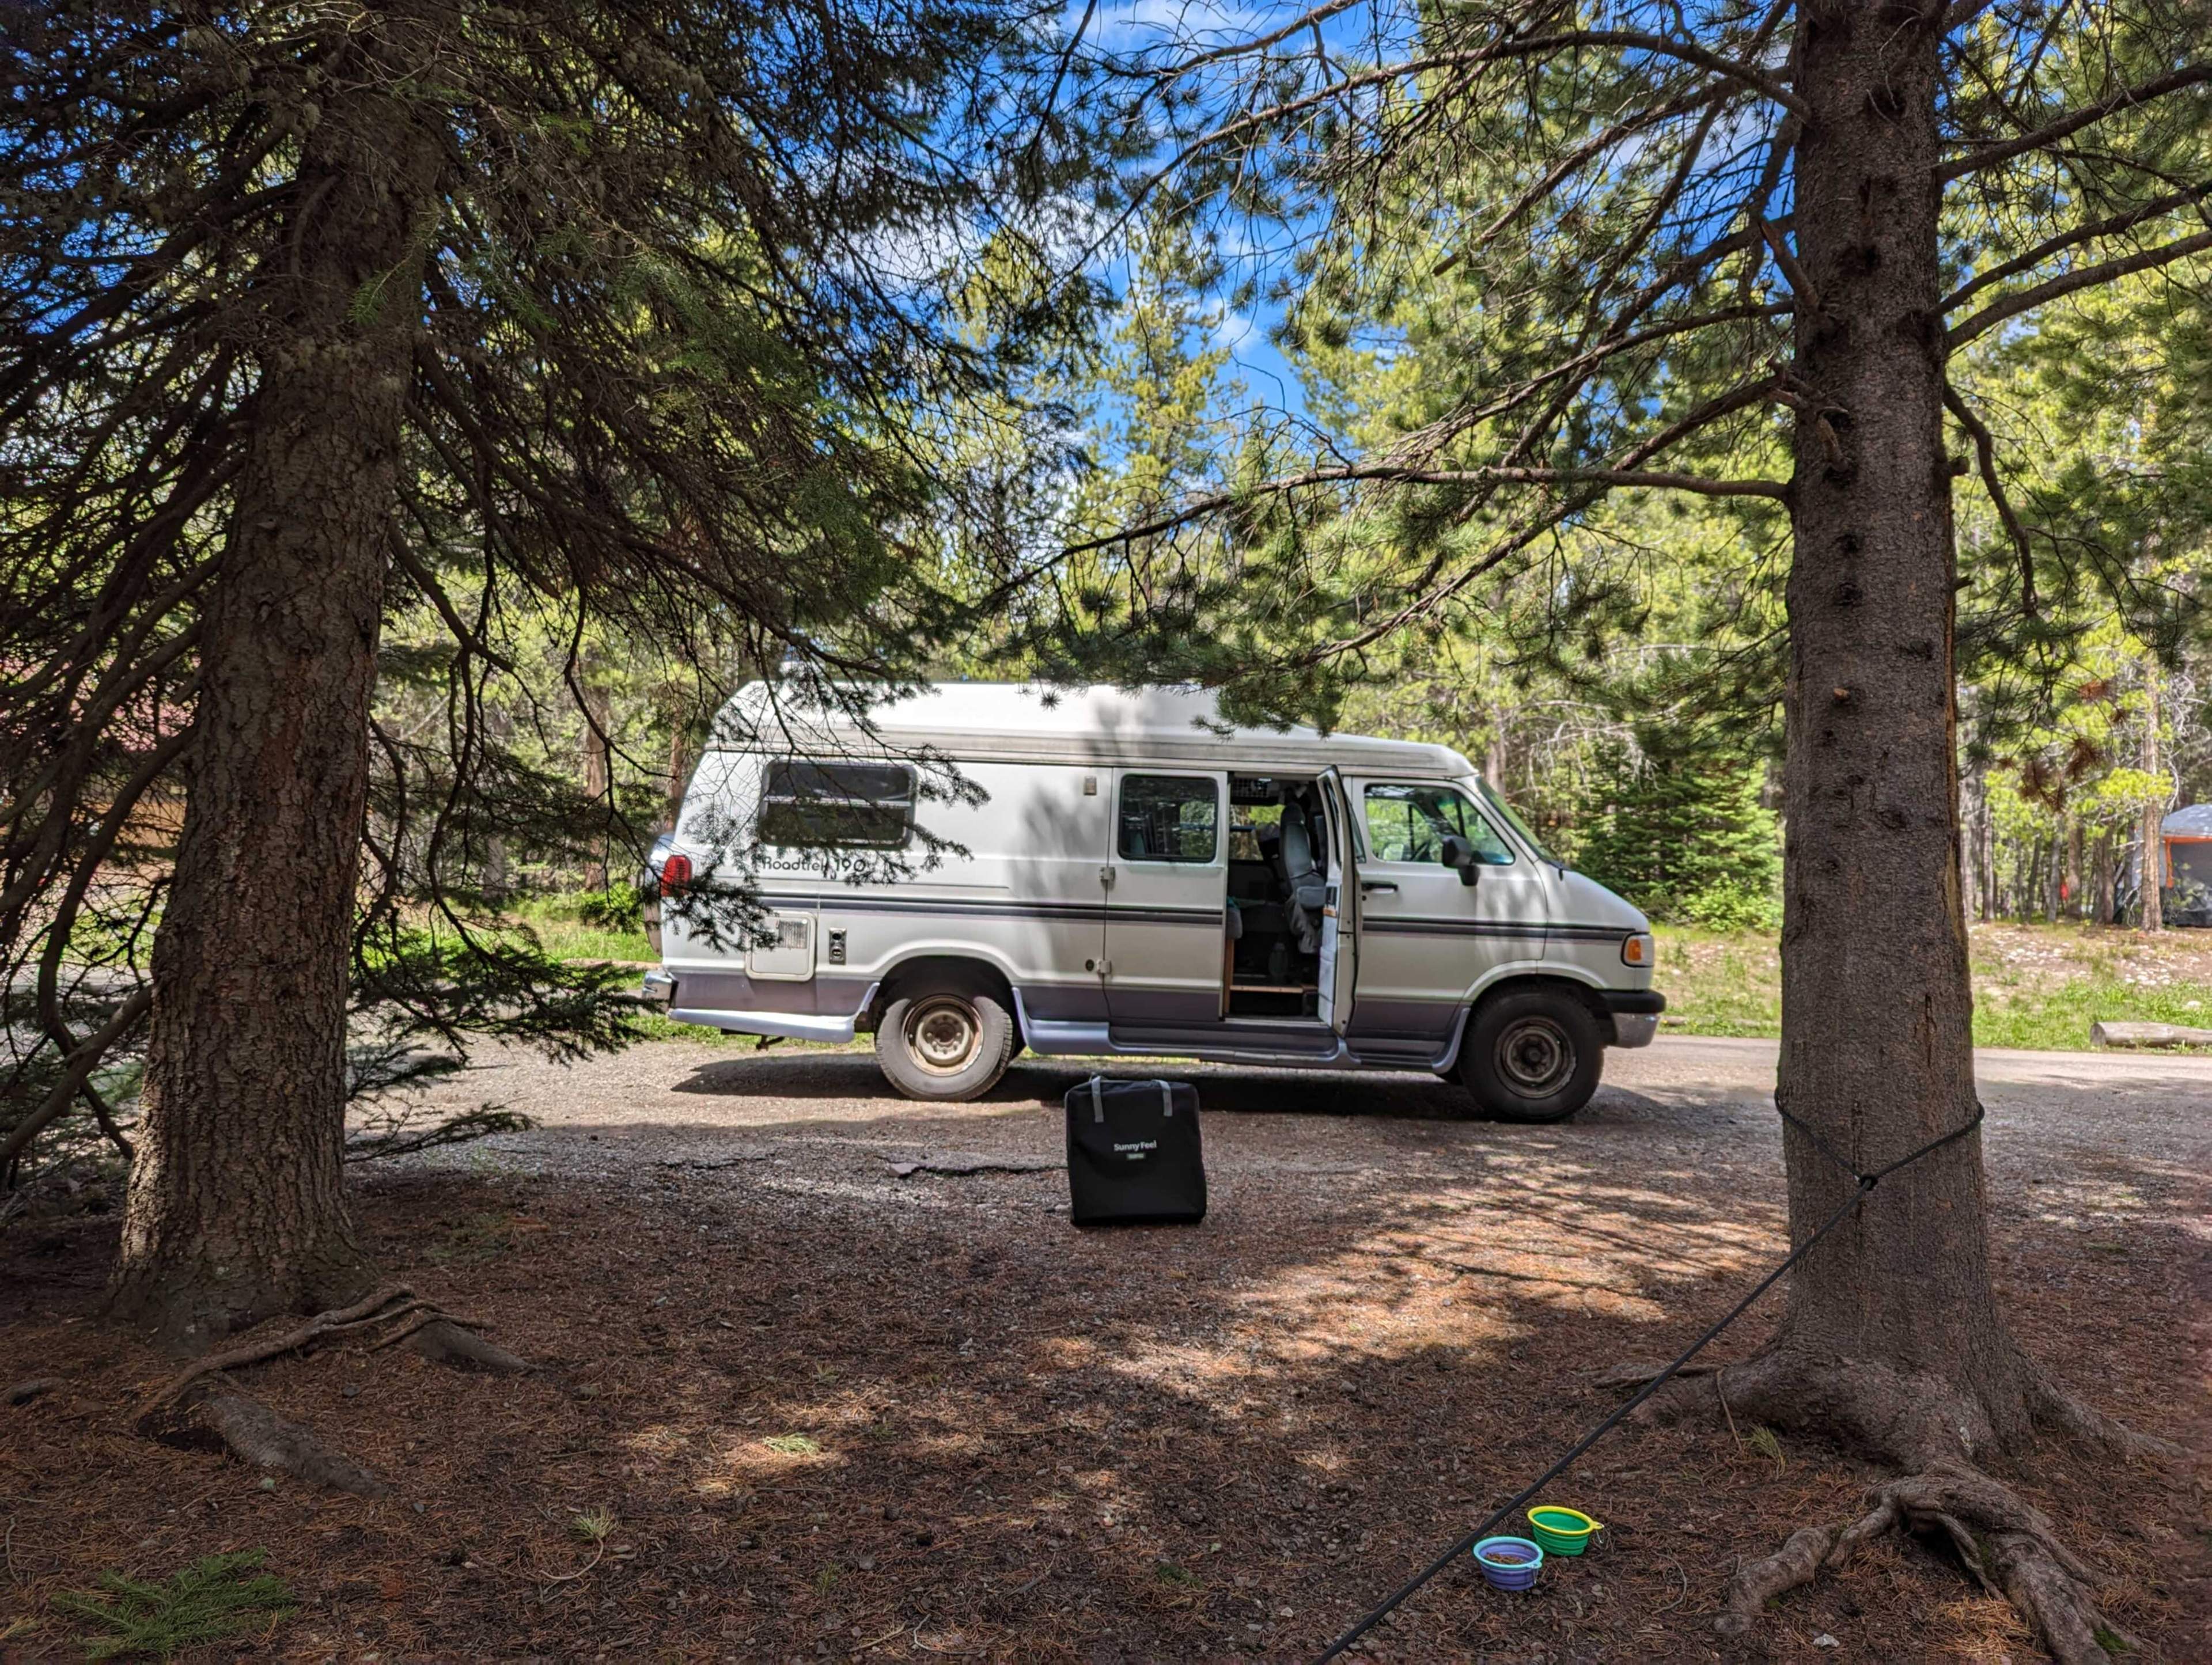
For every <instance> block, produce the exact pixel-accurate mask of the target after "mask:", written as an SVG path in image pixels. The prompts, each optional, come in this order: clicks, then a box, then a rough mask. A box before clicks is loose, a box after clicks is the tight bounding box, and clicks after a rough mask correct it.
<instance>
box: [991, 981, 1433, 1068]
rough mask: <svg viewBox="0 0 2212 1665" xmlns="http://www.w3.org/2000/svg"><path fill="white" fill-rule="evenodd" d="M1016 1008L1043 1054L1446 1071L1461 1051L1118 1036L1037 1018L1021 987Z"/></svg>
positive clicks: (1032, 1045) (1333, 1040)
mask: <svg viewBox="0 0 2212 1665" xmlns="http://www.w3.org/2000/svg"><path fill="white" fill-rule="evenodd" d="M1014 1013H1015V1016H1016V1018H1018V1020H1019V1022H1020V1024H1021V1026H1022V1041H1023V1043H1024V1045H1026V1046H1027V1047H1028V1048H1029V1049H1030V1051H1031V1052H1033V1053H1035V1054H1037V1055H1038V1056H1039V1057H1041V1058H1098V1057H1127V1058H1159V1057H1172V1058H1196V1059H1201V1060H1205V1061H1206V1062H1207V1063H1212V1064H1258V1065H1265V1066H1271V1067H1274V1068H1283V1067H1285V1066H1289V1067H1292V1068H1298V1069H1341V1070H1356V1069H1398V1070H1427V1071H1431V1072H1433V1073H1439V1074H1441V1073H1443V1072H1444V1071H1446V1070H1448V1069H1449V1068H1450V1067H1451V1064H1452V1056H1453V1054H1455V1053H1456V1052H1457V1051H1458V1047H1457V1044H1456V1042H1457V1039H1458V1037H1457V1036H1456V1034H1455V1036H1454V1037H1453V1039H1454V1042H1455V1044H1454V1045H1453V1047H1452V1048H1451V1049H1450V1051H1449V1052H1447V1053H1446V1054H1443V1056H1441V1057H1437V1056H1431V1057H1426V1058H1420V1057H1409V1056H1407V1055H1405V1054H1384V1055H1381V1056H1377V1055H1375V1054H1369V1055H1367V1056H1366V1057H1364V1058H1363V1057H1361V1056H1360V1055H1358V1054H1356V1053H1354V1052H1353V1051H1352V1049H1351V1048H1349V1047H1347V1046H1346V1045H1345V1043H1344V1042H1343V1040H1342V1039H1341V1038H1340V1037H1339V1036H1334V1035H1331V1036H1329V1037H1328V1039H1329V1044H1328V1048H1326V1049H1325V1050H1323V1049H1317V1048H1310V1047H1309V1048H1260V1047H1253V1046H1241V1047H1236V1046H1222V1045H1219V1044H1218V1043H1217V1044H1212V1045H1209V1044H1208V1043H1207V1042H1206V1038H1205V1037H1201V1036H1189V1035H1169V1034H1152V1035H1145V1036H1142V1038H1141V1039H1139V1036H1136V1035H1130V1034H1126V1033H1125V1034H1124V1035H1122V1036H1121V1037H1119V1038H1118V1039H1117V1038H1116V1037H1115V1035H1114V1034H1113V1032H1112V1031H1111V1030H1110V1029H1109V1027H1108V1026H1107V1025H1106V1024H1080V1023H1053V1022H1050V1021H1048V1020H1047V1019H1044V1018H1032V1017H1030V1015H1029V1012H1027V1010H1026V1009H1024V1006H1023V1004H1022V996H1021V991H1020V990H1018V989H1017V990H1015V991H1014Z"/></svg>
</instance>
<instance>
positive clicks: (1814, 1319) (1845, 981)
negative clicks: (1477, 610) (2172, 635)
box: [1730, 0, 2029, 1455]
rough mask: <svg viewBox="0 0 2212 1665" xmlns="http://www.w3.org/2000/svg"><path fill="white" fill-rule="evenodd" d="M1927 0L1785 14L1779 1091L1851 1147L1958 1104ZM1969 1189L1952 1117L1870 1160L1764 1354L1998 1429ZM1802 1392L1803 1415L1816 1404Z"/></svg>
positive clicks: (1851, 3) (1849, 1387) (1965, 1003)
mask: <svg viewBox="0 0 2212 1665" xmlns="http://www.w3.org/2000/svg"><path fill="white" fill-rule="evenodd" d="M1940 15H1941V14H1940V10H1939V11H1936V12H1932V13H1931V12H1929V11H1927V10H1924V9H1923V10H1919V11H1912V10H1905V9H1899V8H1897V7H1894V6H1889V5H1886V4H1881V3H1875V0H1826V3H1819V4H1815V5H1814V6H1812V7H1811V8H1809V9H1808V11H1807V12H1806V13H1805V14H1803V19H1804V21H1803V25H1802V35H1801V37H1800V41H1799V49H1800V53H1801V59H1800V74H1799V78H1798V81H1797V87H1798V90H1799V92H1800V94H1802V96H1803V98H1804V99H1805V100H1806V102H1807V104H1808V106H1810V114H1809V116H1808V119H1807V120H1806V122H1805V124H1804V137H1803V138H1802V141H1801V142H1800V146H1799V149H1798V152H1797V161H1796V192H1795V200H1796V210H1795V212H1796V236H1797V238H1798V240H1799V241H1798V254H1799V259H1800V261H1801V263H1802V268H1803V270H1804V271H1805V273H1806V275H1807V276H1808V278H1809V280H1810V283H1811V285H1812V287H1813V289H1814V290H1815V291H1816V293H1817V297H1818V304H1817V305H1808V304H1807V297H1805V296H1802V295H1801V296H1800V297H1799V306H1798V311H1797V314H1796V316H1797V325H1796V349H1797V356H1796V376H1797V378H1798V380H1799V384H1800V386H1802V387H1803V388H1805V389H1806V390H1807V391H1808V396H1809V397H1808V401H1807V404H1806V406H1805V408H1803V409H1802V410H1801V411H1800V414H1799V416H1798V420H1797V426H1796V476H1795V479H1794V482H1793V484H1792V503H1791V512H1792V517H1793V531H1794V534H1795V551H1794V556H1793V559H1792V562H1791V567H1790V579H1789V586H1788V607H1789V619H1790V648H1791V675H1790V685H1789V690H1788V696H1787V698H1788V720H1789V730H1788V736H1789V740H1788V761H1787V766H1786V769H1785V771H1784V788H1785V797H1786V801H1787V805H1788V811H1787V825H1788V829H1789V831H1788V842H1787V845H1786V850H1785V858H1784V927H1783V942H1782V1012H1783V1021H1782V1035H1783V1039H1782V1057H1781V1067H1780V1078H1779V1081H1778V1087H1777V1095H1776V1096H1777V1099H1778V1102H1779V1103H1780V1104H1781V1105H1782V1106H1783V1107H1784V1109H1787V1110H1789V1111H1790V1113H1791V1114H1793V1115H1796V1116H1798V1117H1801V1118H1802V1119H1803V1120H1804V1121H1806V1122H1808V1123H1810V1124H1811V1125H1812V1126H1814V1127H1816V1128H1818V1129H1819V1131H1820V1136H1821V1138H1822V1139H1825V1140H1826V1143H1827V1144H1828V1145H1831V1146H1832V1147H1833V1149H1834V1150H1836V1151H1837V1152H1839V1153H1840V1154H1841V1155H1842V1156H1843V1157H1844V1158H1845V1159H1847V1160H1848V1161H1849V1162H1850V1164H1852V1166H1853V1167H1855V1168H1857V1169H1858V1170H1873V1169H1875V1168H1879V1167H1881V1166H1882V1165H1883V1164H1887V1163H1889V1162H1893V1161H1894V1160H1896V1159H1897V1158H1901V1157H1903V1156H1905V1155H1906V1154H1907V1153H1908V1152H1911V1151H1913V1150H1914V1149H1916V1148H1917V1147H1918V1146H1920V1145H1924V1144H1926V1143H1927V1142H1929V1140H1931V1139H1936V1138H1937V1137H1939V1136H1940V1135H1942V1134H1944V1133H1950V1132H1952V1131H1953V1130H1954V1129H1955V1128H1958V1127H1962V1126H1964V1125H1966V1123H1968V1122H1970V1121H1972V1120H1973V1118H1974V1116H1975V1114H1976V1098H1975V1091H1974V1070H1973V1052H1972V992H1971V987H1970V985H1969V983H1968V980H1967V952H1966V921H1965V915H1964V910H1963V907H1962V903H1961V898H1960V889H1959V875H1960V864H1959V849H1958V839H1959V831H1958V826H1959V823H1958V816H1957V805H1958V780H1957V763H1956V757H1957V753H1956V747H1955V739H1956V723H1957V708H1956V702H1955V690H1954V679H1953V663H1952V656H1953V578H1954V560H1953V555H1952V538H1951V530H1950V491H1951V487H1950V481H1951V473H1950V468H1949V459H1948V456H1947V454H1946V452H1945V448H1944V443H1943V403H1942V395H1943V379H1944V363H1943V355H1944V348H1943V331H1942V319H1941V310H1940V306H1939V302H1940V300H1941V296H1942V271H1941V264H1940V260H1939V258H1938V254H1937V242H1936V223H1937V213H1938V209H1939V206H1940V200H1939V187H1938V185H1937V184H1936V164H1937V161H1938V160H1939V157H1938V145H1937V126H1936V100H1937V96H1938V88H1939V84H1940V69H1939V62H1938V29H1937V27H1936V25H1935V24H1934V23H1933V22H1932V21H1931V19H1933V18H1936V17H1940ZM1784 1148H1785V1153H1786V1158H1787V1165H1788V1172H1789V1188H1790V1223H1791V1230H1792V1233H1793V1236H1794V1237H1796V1238H1797V1239H1798V1240H1800V1241H1802V1239H1803V1238H1804V1237H1805V1236H1807V1235H1808V1233H1809V1232H1810V1231H1811V1230H1812V1228H1813V1226H1814V1224H1817V1223H1818V1222H1820V1221H1821V1220H1824V1219H1826V1218H1827V1217H1828V1216H1829V1215H1830V1214H1832V1213H1833V1212H1835V1211H1836V1210H1837V1209H1838V1207H1839V1206H1841V1205H1842V1203H1843V1202H1844V1199H1845V1198H1846V1197H1847V1196H1849V1195H1850V1192H1851V1190H1852V1188H1853V1187H1854V1185H1855V1183H1856V1182H1855V1181H1854V1179H1853V1177H1852V1176H1851V1175H1850V1174H1849V1173H1846V1172H1844V1171H1842V1170H1841V1169H1839V1168H1838V1166H1837V1165H1836V1164H1834V1163H1832V1162H1831V1161H1830V1160H1829V1158H1827V1157H1826V1156H1824V1155H1823V1154H1822V1153H1821V1152H1820V1150H1819V1148H1818V1147H1817V1146H1816V1145H1815V1144H1814V1141H1813V1140H1812V1139H1810V1138H1808V1136H1807V1135H1806V1134H1805V1133H1802V1132H1801V1131H1799V1130H1798V1129H1797V1128H1796V1127H1790V1126H1787V1125H1786V1124H1785V1128H1784ZM1984 1201H1985V1198H1984V1184H1983V1175H1982V1147H1981V1139H1980V1135H1979V1134H1978V1133H1970V1134H1968V1135H1967V1136H1966V1138H1964V1139H1959V1140H1957V1141H1956V1142H1954V1143H1953V1144H1950V1145H1946V1146H1945V1147H1943V1148H1942V1150H1940V1151H1938V1152H1936V1153H1934V1154H1933V1155H1930V1156H1928V1157H1926V1158H1923V1159H1921V1160H1920V1161H1918V1162H1917V1163H1915V1164H1913V1165H1912V1166H1911V1167H1910V1168H1907V1169H1905V1170H1903V1171H1901V1172H1899V1173H1897V1174H1894V1175H1893V1176H1890V1177H1889V1178H1888V1179H1887V1180H1885V1181H1883V1182H1881V1185H1880V1186H1879V1187H1878V1188H1876V1189H1875V1190H1874V1191H1873V1192H1872V1193H1871V1194H1869V1196H1868V1198H1867V1200H1866V1201H1865V1202H1864V1204H1863V1206H1861V1207H1860V1208H1859V1210H1858V1211H1857V1213H1856V1215H1855V1216H1853V1217H1852V1218H1850V1219H1849V1220H1847V1221H1846V1222H1845V1223H1844V1224H1843V1225H1841V1226H1839V1227H1838V1228H1837V1230H1836V1231H1834V1232H1833V1233H1832V1234H1831V1236H1830V1237H1829V1238H1828V1239H1827V1240H1826V1243H1824V1244H1823V1246H1822V1247H1821V1249H1820V1250H1819V1251H1818V1252H1817V1253H1815V1254H1814V1255H1811V1256H1810V1257H1809V1258H1808V1260H1807V1261H1805V1263H1804V1264H1803V1265H1802V1267H1800V1268H1799V1269H1798V1271H1797V1273H1796V1276H1795V1279H1794V1281H1793V1282H1792V1284H1791V1285H1790V1303H1789V1309H1788V1311H1787V1314H1786V1316H1785V1317H1784V1325H1783V1328H1782V1330H1781V1333H1780V1334H1779V1337H1778V1340H1777V1343H1776V1345H1775V1347H1774V1349H1773V1351H1772V1352H1771V1355H1770V1358H1771V1361H1772V1362H1773V1364H1774V1365H1775V1366H1776V1367H1777V1368H1778V1370H1781V1371H1783V1372H1784V1373H1794V1374H1795V1375H1796V1376H1799V1377H1800V1378H1801V1379H1804V1380H1810V1381H1814V1382H1825V1383H1826V1384H1828V1388H1829V1389H1830V1390H1832V1391H1831V1395H1830V1397H1831V1400H1832V1401H1833V1402H1834V1403H1840V1402H1841V1401H1843V1400H1844V1399H1846V1398H1849V1399H1850V1401H1852V1402H1853V1403H1854V1404H1855V1405H1857V1406H1860V1407H1863V1406H1864V1405H1865V1404H1866V1403H1867V1402H1869V1401H1880V1400H1881V1398H1882V1397H1883V1396H1884V1395H1894V1396H1896V1397H1897V1398H1898V1399H1899V1401H1900V1402H1902V1401H1904V1400H1905V1399H1908V1398H1920V1399H1925V1400H1927V1401H1929V1402H1931V1403H1932V1402H1934V1401H1936V1400H1942V1401H1949V1403H1950V1405H1951V1407H1953V1408H1957V1409H1959V1410H1960V1425H1959V1427H1958V1428H1957V1430H1956V1431H1957V1433H1958V1435H1959V1438H1960V1442H1962V1443H1964V1444H1965V1446H1966V1454H1967V1455H1972V1454H1973V1452H1974V1451H1975V1450H1976V1449H1978V1448H1979V1447H1981V1446H1983V1445H1984V1444H1987V1443H1990V1441H1991V1440H1992V1439H1994V1440H1996V1441H1997V1442H2000V1443H2002V1442H2003V1441H2006V1440H2009V1439H2011V1438H2013V1437H2015V1436H2016V1435H2018V1434H2020V1433H2021V1432H2022V1431H2025V1430H2026V1428H2027V1424H2028V1419H2029V1418H2028V1405H2027V1397H2026V1394H2027V1382H2026V1377H2027V1370H2026V1366H2025V1365H2024V1364H2023V1363H2022V1361H2021V1358H2020V1355H2019V1353H2018V1352H2017V1350H2016V1349H2015V1347H2014V1346H2013V1344H2012V1342H2011V1340H2010V1339H2009V1338H2008V1335H2007V1333H2006V1330H2005V1327H2004V1325H2003V1323H2002V1321H2001V1320H2000V1318H1999V1316H1998V1312H1997V1306H1996V1297H1995V1295H1994V1292H1993V1291H1992V1289H1991V1286H1990V1266H1989V1246H1988V1242H1987V1238H1986V1236H1985V1229H1984ZM1922 1389H1935V1390H1936V1391H1935V1392H1934V1393H1933V1394H1923V1392H1922ZM1734 1391H1735V1390H1734V1389H1733V1388H1731V1389H1730V1392H1731V1396H1733V1394H1734ZM1816 1397H1817V1395H1816ZM1801 1408H1802V1411H1803V1413H1804V1414H1806V1415H1807V1416H1808V1418H1813V1419H1818V1417H1819V1416H1820V1413H1822V1412H1823V1411H1824V1410H1826V1409H1829V1408H1832V1405H1829V1406H1824V1405H1822V1404H1820V1403H1817V1402H1811V1401H1801ZM1851 1419H1852V1420H1854V1421H1856V1422H1858V1423H1861V1424H1863V1422H1864V1420H1865V1418H1864V1416H1863V1414H1861V1413H1856V1412H1855V1413H1853V1415H1852V1417H1851ZM1899 1436H1900V1437H1902V1436H1903V1431H1899ZM1951 1449H1958V1448H1957V1445H1956V1444H1954V1445H1953V1446H1952V1447H1951ZM1901 1455H1924V1454H1923V1453H1922V1452H1919V1451H1917V1450H1915V1451H1913V1452H1911V1453H1905V1454H1901Z"/></svg>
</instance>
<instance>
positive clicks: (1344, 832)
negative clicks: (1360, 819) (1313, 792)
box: [1318, 769, 1359, 1035]
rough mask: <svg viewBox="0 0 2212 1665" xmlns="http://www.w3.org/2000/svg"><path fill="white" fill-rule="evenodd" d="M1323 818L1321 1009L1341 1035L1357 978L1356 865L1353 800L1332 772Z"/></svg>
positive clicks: (1325, 783)
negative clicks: (1325, 887) (1325, 823)
mask: <svg viewBox="0 0 2212 1665" xmlns="http://www.w3.org/2000/svg"><path fill="white" fill-rule="evenodd" d="M1321 792H1322V814H1323V816H1325V817H1327V819H1328V900H1327V901H1326V902H1323V903H1322V922H1321V976H1320V978H1319V979H1318V981H1319V982H1320V984H1321V1007H1320V1017H1321V1020H1322V1023H1323V1024H1327V1025H1328V1027H1329V1028H1330V1029H1333V1030H1335V1031H1336V1032H1337V1033H1338V1034H1339V1035H1341V1034H1343V1033H1344V1032H1345V1030H1346V1029H1347V1028H1348V1027H1349V1026H1350V1025H1351V1023H1352V995H1353V991H1354V989H1355V988H1356V987H1358V974H1359V860H1358V849H1359V846H1358V841H1357V840H1356V839H1355V837H1354V836H1353V834H1352V815H1351V810H1350V804H1351V795H1350V794H1349V793H1347V792H1346V790H1345V787H1344V777H1343V776H1342V775H1339V774H1338V773H1337V772H1336V770H1335V769H1323V770H1322V772H1321Z"/></svg>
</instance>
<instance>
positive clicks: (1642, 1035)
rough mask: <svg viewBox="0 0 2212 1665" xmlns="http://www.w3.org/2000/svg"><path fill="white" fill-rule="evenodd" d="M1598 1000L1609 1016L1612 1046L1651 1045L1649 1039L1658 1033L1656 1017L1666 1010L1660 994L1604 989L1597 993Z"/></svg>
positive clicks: (1640, 989) (1641, 989)
mask: <svg viewBox="0 0 2212 1665" xmlns="http://www.w3.org/2000/svg"><path fill="white" fill-rule="evenodd" d="M1598 999H1599V1000H1601V1001H1603V1002H1604V1004H1605V1009H1606V1010H1607V1012H1610V1013H1611V1014H1612V1015H1613V1045H1614V1046H1616V1047H1648V1046H1650V1044H1651V1037H1652V1036H1655V1035H1656V1034H1657V1033H1658V1032H1659V1014H1660V1013H1661V1012H1664V1011H1666V1009H1667V997H1666V996H1665V995H1664V994H1661V993H1660V992H1659V991H1658V990H1657V989H1656V988H1605V989H1600V990H1599V991H1598Z"/></svg>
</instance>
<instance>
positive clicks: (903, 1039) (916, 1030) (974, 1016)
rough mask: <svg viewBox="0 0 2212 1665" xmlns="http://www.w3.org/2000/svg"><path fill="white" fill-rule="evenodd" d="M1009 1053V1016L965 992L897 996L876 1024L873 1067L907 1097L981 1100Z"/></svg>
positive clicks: (995, 1003)
mask: <svg viewBox="0 0 2212 1665" xmlns="http://www.w3.org/2000/svg"><path fill="white" fill-rule="evenodd" d="M1013 1053H1014V1020H1013V1016H1012V1013H1010V1012H1007V1010H1006V1007H1005V1006H1001V1005H1000V1003H999V1002H998V1001H997V1000H995V999H994V998H993V997H992V996H991V995H988V994H981V993H980V992H976V991H973V990H969V989H964V988H962V989H954V988H940V989H931V990H927V991H926V992H924V993H921V994H906V995H901V996H900V997H899V998H898V999H897V1000H893V1001H892V1002H891V1003H890V1005H889V1006H886V1007H884V1015H883V1018H882V1021H880V1022H879V1023H878V1024H877V1025H876V1062H877V1063H878V1065H879V1066H881V1067H882V1069H883V1072H884V1076H885V1077H886V1078H887V1079H889V1080H890V1084H891V1085H893V1086H894V1087H896V1088H897V1089H898V1090H899V1091H901V1092H902V1093H904V1094H905V1095H906V1096H907V1097H908V1098H921V1099H927V1100H931V1101H933V1102H935V1103H962V1102H963V1101H965V1100H968V1099H970V1098H981V1097H982V1096H983V1095H984V1094H985V1093H987V1092H988V1091H991V1089H992V1088H993V1087H994V1086H996V1085H998V1084H999V1078H1000V1076H1002V1075H1004V1074H1005V1073H1006V1065H1007V1063H1008V1061H1009V1060H1011V1059H1012V1057H1013Z"/></svg>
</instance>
